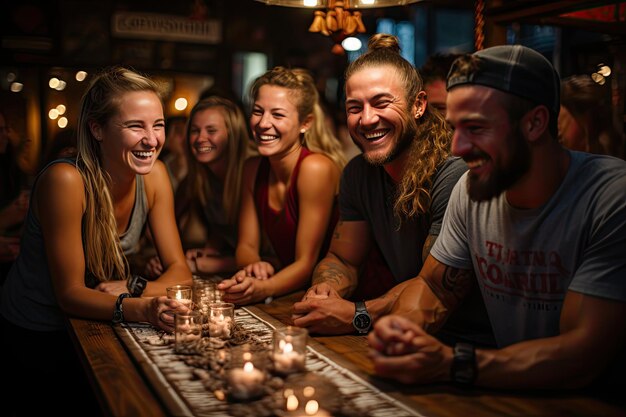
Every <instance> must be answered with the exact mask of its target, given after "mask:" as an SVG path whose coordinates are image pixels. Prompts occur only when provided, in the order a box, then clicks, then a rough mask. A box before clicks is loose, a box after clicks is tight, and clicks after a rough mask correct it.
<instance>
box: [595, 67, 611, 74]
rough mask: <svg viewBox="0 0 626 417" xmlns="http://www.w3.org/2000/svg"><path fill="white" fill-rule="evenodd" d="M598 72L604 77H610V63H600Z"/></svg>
mask: <svg viewBox="0 0 626 417" xmlns="http://www.w3.org/2000/svg"><path fill="white" fill-rule="evenodd" d="M597 72H598V74H600V75H602V76H603V77H608V76H609V75H611V67H609V66H608V65H604V64H598V71H597Z"/></svg>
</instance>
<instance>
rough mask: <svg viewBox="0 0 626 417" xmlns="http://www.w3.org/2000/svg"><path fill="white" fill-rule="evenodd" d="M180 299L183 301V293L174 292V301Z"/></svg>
mask: <svg viewBox="0 0 626 417" xmlns="http://www.w3.org/2000/svg"><path fill="white" fill-rule="evenodd" d="M182 299H183V292H182V291H176V300H182Z"/></svg>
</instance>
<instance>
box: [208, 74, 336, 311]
mask: <svg viewBox="0 0 626 417" xmlns="http://www.w3.org/2000/svg"><path fill="white" fill-rule="evenodd" d="M251 97H252V100H253V102H254V104H253V108H252V114H251V116H250V127H251V130H252V133H253V136H254V140H255V142H256V144H257V146H258V152H259V155H260V156H259V157H255V158H251V159H249V160H248V161H247V162H246V164H245V166H244V174H243V175H244V177H243V190H242V193H243V194H242V196H241V208H240V214H239V238H238V242H237V251H236V260H237V265H238V266H239V267H240V268H242V269H241V270H240V271H239V272H237V273H236V274H235V275H234V276H233V277H232V278H230V279H227V280H225V281H223V282H222V283H221V284H220V288H221V289H223V290H224V291H225V296H224V299H225V300H226V301H230V302H234V303H237V304H249V303H254V302H258V301H261V300H264V299H266V298H268V297H274V296H278V295H282V294H286V293H288V292H291V291H295V290H297V289H300V288H302V287H304V286H305V285H306V284H307V283H308V282H309V279H310V277H311V274H312V272H313V268H314V267H315V265H316V263H317V261H318V260H319V258H320V257H321V256H324V255H325V254H326V251H327V249H328V244H329V241H330V236H331V234H332V231H333V229H334V226H335V224H336V222H337V218H338V212H337V208H336V197H337V192H338V188H339V178H340V175H341V170H342V168H343V166H344V165H345V158H344V156H343V154H342V151H341V145H340V142H339V141H338V139H337V138H336V137H334V136H333V134H332V133H331V132H330V130H329V129H328V127H327V125H326V124H325V120H324V113H323V111H322V109H321V107H320V105H319V96H318V92H317V89H316V87H315V83H314V81H313V78H312V77H311V75H310V74H309V73H308V72H306V71H305V70H302V69H287V68H283V67H276V68H274V69H272V70H270V71H268V72H266V73H265V74H264V75H262V76H260V77H259V78H257V80H256V81H255V83H254V84H253V86H252V90H251ZM262 236H266V237H267V238H268V239H269V241H270V243H271V244H272V247H273V249H274V252H275V253H276V256H277V258H278V259H277V260H276V261H271V260H268V259H262V258H261V256H260V255H259V251H260V246H261V241H262Z"/></svg>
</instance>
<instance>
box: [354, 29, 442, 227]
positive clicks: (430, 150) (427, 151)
mask: <svg viewBox="0 0 626 417" xmlns="http://www.w3.org/2000/svg"><path fill="white" fill-rule="evenodd" d="M380 66H391V67H393V68H395V69H396V73H397V75H398V77H399V79H400V82H401V83H402V85H403V91H405V99H406V102H407V106H408V108H407V113H406V116H405V117H406V120H405V124H411V123H415V127H416V134H415V139H414V140H413V142H412V144H411V145H410V148H409V158H408V161H407V165H406V167H405V170H404V175H403V177H402V180H401V181H400V184H399V185H398V190H397V195H396V200H395V202H394V213H395V214H396V215H397V216H398V217H399V218H400V219H402V217H404V218H410V217H413V216H416V215H418V214H424V213H426V212H427V211H428V209H429V208H430V203H431V195H430V188H431V187H432V180H433V178H434V175H435V172H436V171H437V169H438V168H439V167H440V166H441V165H442V164H443V163H444V162H445V160H446V159H447V158H448V157H449V156H450V144H451V141H452V131H451V130H450V127H449V126H448V124H447V123H446V121H445V119H444V118H443V116H442V115H441V114H440V113H439V112H438V111H431V110H430V107H428V106H427V107H426V110H425V111H424V114H423V115H422V116H421V117H420V118H419V119H417V120H414V119H412V117H413V116H412V115H411V114H410V111H411V107H412V105H413V103H415V101H416V100H417V96H418V94H419V93H420V92H421V91H422V90H423V88H424V83H423V82H422V78H421V77H420V75H419V73H418V71H417V70H416V69H415V67H413V65H411V63H410V62H408V61H407V60H406V59H404V58H403V57H402V56H401V55H400V44H399V42H398V38H396V37H395V36H392V35H388V34H384V33H379V34H376V35H374V36H372V37H371V38H370V40H369V42H368V51H367V52H366V53H364V54H363V55H361V56H360V57H359V58H357V59H356V60H354V61H353V62H352V63H351V64H350V65H349V66H348V68H347V69H346V73H345V79H346V81H347V80H348V79H349V78H350V77H351V76H352V75H353V74H354V73H356V72H358V71H361V70H363V69H367V68H373V67H380Z"/></svg>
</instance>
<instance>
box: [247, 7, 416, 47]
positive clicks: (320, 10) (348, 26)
mask: <svg viewBox="0 0 626 417" xmlns="http://www.w3.org/2000/svg"><path fill="white" fill-rule="evenodd" d="M256 1H259V2H261V3H265V4H267V5H270V6H286V7H300V8H310V9H317V10H316V11H315V12H314V17H313V23H311V26H310V27H309V32H315V33H321V34H322V35H325V36H330V37H332V38H333V40H334V41H335V46H334V47H333V52H334V53H343V48H342V47H341V45H340V43H341V41H342V40H343V39H345V38H346V37H348V36H353V35H355V34H357V33H365V32H366V29H365V25H364V24H363V19H362V17H361V12H360V11H359V10H360V9H368V8H369V9H372V8H378V7H390V6H405V5H407V4H411V3H417V2H418V1H420V0H256Z"/></svg>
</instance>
